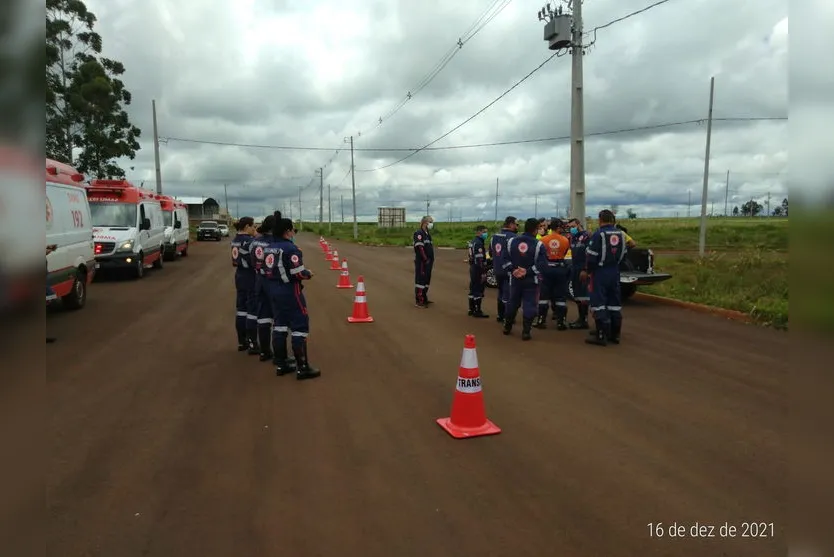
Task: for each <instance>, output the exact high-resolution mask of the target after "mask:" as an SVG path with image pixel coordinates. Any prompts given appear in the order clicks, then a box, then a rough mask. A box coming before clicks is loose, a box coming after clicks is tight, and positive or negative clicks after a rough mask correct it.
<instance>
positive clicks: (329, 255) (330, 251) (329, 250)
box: [324, 244, 333, 261]
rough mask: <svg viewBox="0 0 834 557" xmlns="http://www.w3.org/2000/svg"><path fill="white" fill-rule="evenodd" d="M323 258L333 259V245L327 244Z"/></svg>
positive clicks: (326, 259)
mask: <svg viewBox="0 0 834 557" xmlns="http://www.w3.org/2000/svg"><path fill="white" fill-rule="evenodd" d="M324 260H325V261H333V246H331V245H330V244H327V247H326V248H325V249H324Z"/></svg>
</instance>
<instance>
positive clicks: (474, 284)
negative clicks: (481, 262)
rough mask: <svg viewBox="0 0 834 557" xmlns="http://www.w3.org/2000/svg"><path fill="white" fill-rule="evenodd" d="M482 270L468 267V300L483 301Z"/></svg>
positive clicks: (475, 266) (477, 267)
mask: <svg viewBox="0 0 834 557" xmlns="http://www.w3.org/2000/svg"><path fill="white" fill-rule="evenodd" d="M485 284H486V283H485V281H484V269H482V268H481V267H479V266H478V265H470V266H469V299H470V300H483V299H484V286H485Z"/></svg>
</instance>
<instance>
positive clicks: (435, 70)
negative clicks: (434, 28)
mask: <svg viewBox="0 0 834 557" xmlns="http://www.w3.org/2000/svg"><path fill="white" fill-rule="evenodd" d="M511 2H512V0H494V1H493V2H492V4H491V5H490V7H489V8H487V9H486V10H485V11H484V12H483V13H482V14H481V15H480V16H479V17H478V19H476V20H475V22H474V23H473V24H472V25H471V26H470V27H469V29H467V30H466V32H464V33H463V35H461V37H460V38H459V39H458V40H457V42H455V44H454V45H453V46H452V47H451V48H450V49H449V50H448V51H446V54H444V55H443V56H442V57H441V58H440V60H439V61H438V62H437V63H436V64H435V65H434V66H433V67H432V69H431V70H430V71H429V72H428V73H427V74H426V75H424V76H423V77H422V79H420V81H419V82H418V83H417V84H416V85H415V86H414V87H412V88H411V89H410V90H409V91H408V92H407V93H406V94H405V97H404V98H402V99H401V100H400V101H399V102H398V103H397V104H396V105H394V107H393V108H391V109H390V110H389V111H388V112H386V113H385V114H384V115H383V116H380V117H379V120H378V121H377V123H376V124H375V125H374V126H373V127H371V128H369V129H368V130H367V131H364V132H359V133H358V134H357V137H362V135H367V134H369V133H371V132H373V131H374V130H376V129H377V128H379V127H380V126H381V125H382V124H383V123H384V122H386V121H387V120H388V119H390V118H391V117H392V116H394V115H395V114H396V113H397V112H399V111H400V110H402V108H403V107H404V106H405V105H406V104H408V102H409V101H410V100H412V99H413V98H414V97H415V96H416V95H417V94H418V93H419V92H420V91H422V90H423V89H425V88H426V87H427V86H428V84H429V83H431V82H432V81H434V78H435V77H437V76H438V75H439V74H440V72H442V71H443V69H444V68H445V67H446V66H447V65H448V64H449V62H451V61H452V59H453V58H454V57H455V56H457V55H458V53H459V52H460V51H461V50H462V49H463V47H464V45H465V44H466V43H468V42H469V41H471V40H472V39H473V38H474V37H475V36H476V35H477V34H478V33H480V32H481V30H483V28H484V27H486V26H487V25H489V23H490V22H491V21H492V20H493V19H495V18H496V17H497V16H498V14H500V13H501V12H502V11H504V8H506V7H507V6H509V5H510V3H511ZM493 10H495V11H493ZM490 12H492V13H490Z"/></svg>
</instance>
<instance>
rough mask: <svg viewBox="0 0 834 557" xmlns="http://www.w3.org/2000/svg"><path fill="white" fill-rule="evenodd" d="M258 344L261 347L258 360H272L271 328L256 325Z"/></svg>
mask: <svg viewBox="0 0 834 557" xmlns="http://www.w3.org/2000/svg"><path fill="white" fill-rule="evenodd" d="M258 344H259V345H260V347H261V351H260V356H261V357H260V360H261V361H262V362H266V361H267V360H271V359H272V326H269V325H267V326H264V325H258Z"/></svg>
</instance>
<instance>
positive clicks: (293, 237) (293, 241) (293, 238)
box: [290, 236, 295, 244]
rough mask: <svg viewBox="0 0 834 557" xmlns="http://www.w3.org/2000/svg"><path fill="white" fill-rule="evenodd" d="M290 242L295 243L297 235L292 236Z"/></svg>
mask: <svg viewBox="0 0 834 557" xmlns="http://www.w3.org/2000/svg"><path fill="white" fill-rule="evenodd" d="M290 242H292V243H293V244H294V243H295V236H292V237H291V238H290Z"/></svg>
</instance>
